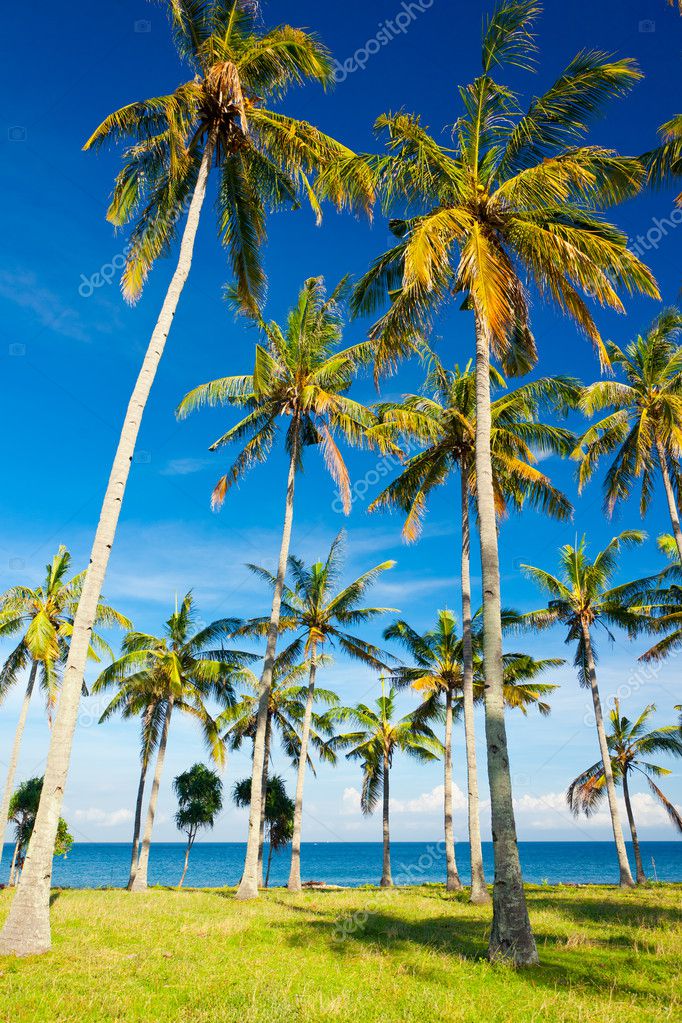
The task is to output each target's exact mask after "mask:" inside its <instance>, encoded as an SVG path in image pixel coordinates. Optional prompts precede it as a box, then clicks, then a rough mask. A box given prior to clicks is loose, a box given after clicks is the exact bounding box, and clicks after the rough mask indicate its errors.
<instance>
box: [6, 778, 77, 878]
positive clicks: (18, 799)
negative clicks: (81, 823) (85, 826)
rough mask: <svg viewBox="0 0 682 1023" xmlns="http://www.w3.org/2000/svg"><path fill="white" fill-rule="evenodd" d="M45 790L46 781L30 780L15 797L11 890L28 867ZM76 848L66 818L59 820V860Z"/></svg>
mask: <svg viewBox="0 0 682 1023" xmlns="http://www.w3.org/2000/svg"><path fill="white" fill-rule="evenodd" d="M42 788H43V779H42V778H29V779H28V780H27V781H24V782H22V783H21V785H20V786H19V788H18V789H17V790H16V791H15V792H14V793H13V795H12V798H11V799H10V802H9V810H8V814H9V820H10V822H11V823H13V824H14V855H13V856H12V866H11V869H10V875H9V883H10V887H14V885H16V884H17V882H18V880H19V877H20V876H21V871H22V868H23V866H24V859H25V857H26V849H27V846H28V843H29V841H30V839H31V835H32V833H33V828H34V825H35V820H36V814H37V813H38V805H39V803H40V793H41V791H42ZM72 845H73V836H72V835H71V834H70V832H69V828H68V825H67V823H66V821H65V820H64V818H63V817H60V818H59V824H58V826H57V840H56V842H55V847H54V855H55V856H66V855H67V854H68V852H69V850H70V849H71V846H72Z"/></svg>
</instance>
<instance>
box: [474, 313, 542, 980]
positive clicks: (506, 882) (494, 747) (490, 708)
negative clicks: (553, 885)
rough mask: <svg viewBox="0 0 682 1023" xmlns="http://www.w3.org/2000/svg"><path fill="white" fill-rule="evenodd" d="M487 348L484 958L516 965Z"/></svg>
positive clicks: (519, 888) (519, 961) (525, 956)
mask: <svg viewBox="0 0 682 1023" xmlns="http://www.w3.org/2000/svg"><path fill="white" fill-rule="evenodd" d="M490 433H491V411H490V348H489V342H488V338H487V336H486V334H485V332H484V330H483V329H482V326H481V324H480V322H479V321H478V318H477V322H476V484H477V485H476V491H477V499H478V519H479V525H480V541H481V567H482V571H483V656H484V663H485V676H486V684H485V731H486V746H487V753H488V781H489V784H490V804H491V816H492V833H493V850H494V855H495V885H494V888H493V922H492V929H491V932H490V942H489V946H488V955H489V957H490V958H491V959H498V958H503V959H511V960H512V961H513V962H514V963H515V964H516V965H517V966H529V965H532V964H535V963H537V962H538V953H537V948H536V946H535V939H534V938H533V932H532V930H531V926H530V920H529V917H528V908H527V906H526V895H525V892H524V888H523V878H522V876H521V863H520V860H519V847H518V842H517V839H516V821H515V819H514V804H513V802H512V785H511V775H510V771H509V752H508V748H507V730H506V727H505V720H504V695H503V685H502V620H501V613H502V608H501V601H500V562H499V553H498V548H497V517H496V514H495V495H494V490H493V469H492V459H491V452H490Z"/></svg>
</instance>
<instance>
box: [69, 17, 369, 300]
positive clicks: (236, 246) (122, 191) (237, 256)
mask: <svg viewBox="0 0 682 1023" xmlns="http://www.w3.org/2000/svg"><path fill="white" fill-rule="evenodd" d="M167 7H168V14H169V18H170V22H171V27H172V30H173V38H174V42H175V46H176V49H177V51H178V54H179V57H180V59H181V60H182V62H183V63H184V64H185V65H186V66H187V68H188V70H189V71H190V72H191V75H192V77H191V78H190V79H189V80H188V81H186V82H183V84H182V85H179V86H178V87H177V88H176V89H175V90H174V91H173V92H172V93H169V94H168V95H165V96H157V97H154V98H152V99H147V100H142V101H139V102H135V103H130V104H128V105H127V106H125V107H122V108H121V109H120V110H117V111H116V112H115V113H113V114H110V115H109V116H108V117H107V118H106V119H105V120H104V121H103V122H102V124H101V125H100V126H99V127H98V128H97V130H96V131H95V132H94V133H93V135H92V136H91V138H90V139H89V140H88V141H87V142H86V144H85V148H86V149H88V148H93V147H98V146H101V145H102V144H103V143H105V142H123V143H125V144H126V147H127V148H125V150H124V153H123V158H124V161H125V162H124V166H123V169H122V170H121V172H120V173H119V175H118V177H117V178H116V182H115V185H114V191H113V196H112V200H111V204H110V206H109V211H108V218H109V220H110V221H112V223H114V224H116V225H117V226H122V225H124V224H128V223H130V222H133V223H134V227H133V231H132V235H131V239H130V246H129V249H128V252H127V255H126V265H125V270H124V274H123V289H124V293H125V295H126V296H127V297H128V298H129V299H131V300H134V299H136V298H137V297H138V296H139V294H140V291H141V290H142V287H143V285H144V282H145V280H146V278H147V275H148V273H149V271H150V269H151V267H152V266H153V264H154V262H155V261H156V259H157V258H158V257H159V256H161V255H163V254H165V253H166V252H167V251H168V249H169V247H170V245H171V244H172V242H173V240H174V239H175V236H176V233H177V228H178V220H179V217H180V214H181V213H182V210H183V208H184V206H185V204H186V203H187V202H188V201H189V199H190V197H191V195H192V192H193V190H194V186H195V185H196V182H197V179H198V176H199V169H200V167H201V164H202V159H203V157H204V154H206V153H207V154H208V159H209V160H210V159H211V158H213V159H214V160H215V163H216V165H217V166H218V168H219V172H220V181H219V186H218V195H217V203H216V213H217V219H218V231H219V235H220V239H221V242H222V244H223V245H224V246H225V247H226V248H227V250H228V253H229V258H230V263H231V266H232V271H233V274H234V278H235V282H236V295H237V298H238V301H239V304H240V305H241V307H242V308H244V309H245V310H248V311H253V310H254V309H256V308H259V307H260V305H261V303H262V301H263V300H264V294H265V284H266V278H265V273H264V270H263V267H262V264H261V259H260V247H261V245H262V243H263V242H264V240H265V216H266V212H267V211H268V210H269V209H276V208H279V207H281V206H283V205H285V204H290V205H294V206H295V205H297V204H298V202H299V200H300V199H301V198H302V197H307V199H308V200H309V202H310V204H311V205H312V207H313V210H314V211H315V214H316V216H318V217H319V215H320V206H319V202H318V198H317V195H316V191H317V190H316V185H315V175H316V173H317V172H319V171H321V170H323V169H324V168H325V167H326V166H327V165H328V164H330V162H333V161H335V160H338V159H340V158H343V159H347V158H348V157H349V156H350V150H348V149H346V147H344V146H342V145H340V144H339V143H338V142H336V141H335V140H334V139H331V138H329V137H328V136H326V135H324V134H323V133H322V132H320V131H318V130H317V129H316V128H314V127H313V126H312V125H310V124H308V123H307V122H305V121H299V120H296V119H294V118H291V117H287V116H286V115H285V114H282V113H278V112H275V111H273V110H271V109H269V108H268V106H267V105H266V104H268V103H271V102H273V101H277V100H279V99H281V98H282V97H283V96H284V95H285V93H286V92H287V91H288V90H289V89H290V88H291V87H292V86H295V85H301V84H302V83H304V82H305V81H306V80H314V81H318V82H321V83H322V84H323V85H327V84H329V83H330V82H331V80H332V65H331V60H330V56H329V53H328V51H327V49H326V48H325V47H324V46H323V45H322V44H321V43H320V41H319V40H318V39H317V38H316V37H315V36H314V35H311V34H310V33H307V32H304V31H302V30H300V29H297V28H292V27H290V26H288V25H280V26H278V27H276V28H273V29H271V30H269V31H268V30H264V29H263V28H262V27H261V25H260V21H259V18H258V8H259V4H258V3H255V2H252V0H168V4H167ZM361 191H362V188H361V186H360V185H359V183H358V185H357V187H356V188H355V189H354V194H355V195H356V196H358V195H359V194H360V193H361ZM326 194H327V195H332V196H333V197H335V199H336V201H337V204H338V205H342V203H343V196H342V195H341V193H340V192H339V190H338V188H336V189H332V188H330V187H329V186H328V187H327V189H326ZM369 198H370V197H369V196H367V197H366V202H369Z"/></svg>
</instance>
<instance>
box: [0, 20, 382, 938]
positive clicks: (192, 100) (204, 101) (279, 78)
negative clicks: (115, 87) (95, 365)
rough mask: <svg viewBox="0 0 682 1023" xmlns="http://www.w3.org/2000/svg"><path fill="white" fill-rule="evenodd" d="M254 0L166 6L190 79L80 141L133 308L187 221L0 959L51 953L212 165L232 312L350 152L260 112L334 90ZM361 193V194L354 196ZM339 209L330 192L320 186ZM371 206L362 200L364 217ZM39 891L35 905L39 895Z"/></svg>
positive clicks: (125, 435)
mask: <svg viewBox="0 0 682 1023" xmlns="http://www.w3.org/2000/svg"><path fill="white" fill-rule="evenodd" d="M258 8H259V5H258V3H257V2H254V0H206V2H202V3H197V2H195V0H169V2H168V13H169V18H170V22H171V28H172V34H173V40H174V43H175V45H176V48H177V51H178V56H179V58H180V59H181V61H182V62H183V63H184V64H186V65H187V66H188V70H189V73H190V75H191V78H190V79H189V80H188V81H186V82H185V83H184V84H182V85H180V86H179V87H178V88H177V89H176V90H175V92H173V93H171V94H170V95H166V96H160V97H155V98H153V99H149V100H143V101H141V102H135V103H130V104H128V105H127V106H125V107H122V108H121V109H120V110H117V111H116V112H115V113H113V114H111V115H109V117H107V118H106V119H105V120H104V121H103V122H102V124H101V125H100V126H99V127H98V128H97V130H96V131H95V132H94V134H93V135H92V136H91V138H90V139H89V140H88V142H87V143H86V146H85V148H86V149H87V148H97V147H99V146H100V145H103V144H104V143H106V142H119V141H121V142H124V144H126V145H127V148H126V149H125V150H124V160H125V164H124V167H123V169H122V171H121V172H120V174H119V175H118V177H117V178H116V182H115V185H114V192H113V197H112V201H111V205H110V207H109V211H108V217H109V219H110V221H111V222H112V223H114V224H115V225H116V226H122V225H126V224H129V223H131V222H133V221H134V226H133V229H132V234H131V239H130V248H129V250H128V255H127V260H126V267H125V272H124V276H123V288H124V293H125V295H126V296H127V297H128V298H129V299H131V300H134V299H135V298H136V297H137V296H138V295H139V293H140V290H141V288H142V286H143V284H144V281H145V279H146V277H147V275H148V273H149V271H150V269H151V267H152V265H153V264H154V262H155V261H156V259H157V258H158V257H159V256H161V255H164V254H166V252H168V251H169V249H170V248H171V246H172V244H173V242H174V241H175V239H176V236H177V234H178V226H179V222H180V220H181V217H182V214H183V211H184V210H185V209H187V216H186V220H185V226H184V229H183V231H182V238H181V241H180V248H179V255H178V263H177V267H176V269H175V271H174V273H173V277H172V279H171V282H170V284H169V287H168V291H167V292H166V297H165V299H164V302H163V305H162V307H161V312H160V314H159V318H158V320H157V322H156V326H155V328H154V331H153V333H152V337H151V340H150V343H149V347H148V349H147V352H146V355H145V358H144V361H143V364H142V367H141V370H140V374H139V376H138V378H137V381H136V383H135V386H134V388H133V392H132V394H131V397H130V401H129V404H128V407H127V410H126V413H125V418H124V422H123V427H122V431H121V435H120V439H119V443H118V447H117V450H116V454H115V457H114V461H113V465H112V469H111V473H110V476H109V481H108V484H107V489H106V493H105V496H104V501H103V504H102V509H101V513H100V519H99V523H98V526H97V530H96V533H95V537H94V540H93V546H92V551H91V554H90V562H89V566H90V567H89V570H88V574H87V578H86V580H85V582H84V586H83V595H82V599H81V601H80V605H79V613H78V616H77V618H76V621H75V624H74V642H73V643H72V645H71V649H70V651H69V659H68V662H67V666H66V670H65V675H64V686H63V697H62V700H61V701H60V715H59V718H58V722H57V725H58V727H56V728H55V731H54V733H53V736H52V742H51V747H50V750H51V755H50V756H49V758H48V762H47V767H46V772H45V785H44V786H43V802H44V807H43V809H42V811H41V812H40V813H39V815H38V819H37V821H36V827H35V830H34V834H33V843H32V845H33V848H32V850H31V851H29V855H28V858H27V864H26V869H25V871H24V874H23V878H22V885H21V889H20V891H19V893H18V899H19V901H18V904H17V906H16V909H13V910H11V911H10V914H9V916H8V918H7V920H6V922H5V926H4V928H3V931H2V933H1V934H0V947H1V948H2V950H3V951H4V952H6V953H14V954H18V955H24V954H26V955H27V954H29V953H31V954H36V953H39V952H44V951H47V950H48V949H49V948H50V940H51V939H50V926H49V896H50V870H51V863H52V849H53V845H54V837H55V834H56V827H57V820H58V817H59V812H60V808H61V804H62V800H63V792H64V788H65V783H66V778H67V775H68V768H69V761H70V754H71V745H72V740H73V733H74V729H75V725H76V719H77V716H78V702H79V698H80V692H81V687H82V683H83V674H84V671H85V664H86V659H87V651H88V646H89V637H90V630H91V629H92V627H93V625H94V622H95V616H96V608H97V604H98V602H99V596H100V593H101V591H102V585H103V583H104V577H105V574H106V569H107V565H108V561H109V554H110V551H111V548H112V545H113V542H114V538H115V534H116V526H117V523H118V517H119V514H120V510H121V506H122V502H123V497H124V493H125V489H126V484H127V481H128V474H129V472H130V466H131V463H132V460H133V455H134V451H135V444H136V441H137V436H138V432H139V428H140V423H141V418H142V413H143V412H144V408H145V406H146V404H147V401H148V399H149V393H150V390H151V387H152V384H153V382H154V377H155V376H156V372H157V369H158V366H159V363H160V360H161V357H162V355H163V351H164V348H165V344H166V340H167V338H168V334H169V331H170V328H171V324H172V321H173V317H174V315H175V311H176V308H177V304H178V301H179V298H180V294H181V292H182V290H183V287H184V285H185V282H186V280H187V277H188V275H189V271H190V266H191V262H192V254H193V250H194V242H195V238H196V234H197V229H198V226H199V217H200V214H201V210H202V207H203V203H204V199H205V196H206V187H207V182H208V176H209V172H210V169H211V166H212V164H213V163H215V164H217V166H218V167H219V169H220V180H219V186H218V200H217V207H218V227H219V232H220V237H221V241H222V243H223V244H224V245H225V247H226V248H227V250H228V255H229V260H230V264H231V269H232V272H233V275H234V278H235V281H236V287H235V293H236V297H237V299H238V302H239V304H240V306H242V307H243V308H247V309H253V308H254V307H255V306H256V305H257V304H258V303H259V302H260V301H261V300H262V298H263V293H264V290H265V283H266V282H265V276H264V273H263V270H262V266H261V261H260V259H259V250H260V248H261V246H262V245H263V243H264V241H265V221H266V211H267V210H269V209H274V208H278V207H281V206H283V205H286V204H289V205H296V204H297V203H298V199H299V197H301V198H307V199H308V200H309V201H310V204H311V206H312V208H313V210H314V211H315V214H316V216H317V217H318V218H319V215H320V205H319V200H318V196H317V192H318V188H317V183H316V172H318V171H321V170H324V169H325V168H326V167H327V166H328V165H329V164H330V162H333V161H335V160H338V159H340V158H346V157H348V156H349V155H350V151H349V150H348V149H346V148H345V147H344V146H341V145H340V144H339V143H337V142H335V141H334V140H333V139H331V138H329V137H328V136H325V135H323V134H322V133H321V132H319V131H318V130H317V129H316V128H315V127H313V126H312V125H310V124H308V123H307V122H305V121H298V120H296V119H294V118H291V117H288V116H287V115H286V114H283V113H281V112H274V111H272V110H270V109H268V108H266V106H265V103H266V101H271V100H279V99H281V98H282V97H283V96H284V95H285V94H286V93H287V91H288V90H289V88H290V87H292V86H296V85H302V84H303V83H304V82H306V81H308V80H312V81H318V82H321V83H322V84H323V85H326V84H328V83H330V82H331V80H332V78H333V70H332V63H331V60H330V55H329V53H328V52H327V50H326V49H325V48H324V47H323V46H322V45H321V43H320V42H319V41H318V40H317V39H316V38H315V37H314V36H312V35H310V34H307V33H305V32H303V31H301V30H300V29H295V28H291V27H289V26H286V25H285V26H280V27H279V28H275V29H272V30H270V31H266V30H264V29H263V28H262V26H261V23H260V20H259V17H258V14H259V11H258ZM362 191H363V189H362V187H361V185H360V184H359V183H357V184H356V186H355V187H354V189H353V193H354V196H358V195H359V194H360V193H361V192H362ZM325 194H326V195H327V196H330V195H332V196H334V197H335V201H336V204H337V206H339V207H341V206H343V205H344V203H345V201H346V196H345V195H344V193H343V191H342V190H341V185H340V184H339V183H337V185H336V186H333V187H332V186H330V184H329V182H328V183H327V185H326V186H325ZM370 201H371V195H370V194H369V193H366V205H367V204H369V202H370ZM38 893H39V894H38Z"/></svg>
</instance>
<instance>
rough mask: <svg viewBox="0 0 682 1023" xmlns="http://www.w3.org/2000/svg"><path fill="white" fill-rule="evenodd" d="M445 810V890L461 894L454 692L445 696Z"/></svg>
mask: <svg viewBox="0 0 682 1023" xmlns="http://www.w3.org/2000/svg"><path fill="white" fill-rule="evenodd" d="M443 809H444V814H445V861H446V866H447V873H446V881H445V889H446V891H448V892H459V891H461V889H462V882H461V881H460V879H459V874H458V872H457V859H456V856H455V830H454V826H453V823H452V690H451V689H448V691H447V693H446V694H445V778H444V798H443Z"/></svg>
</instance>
